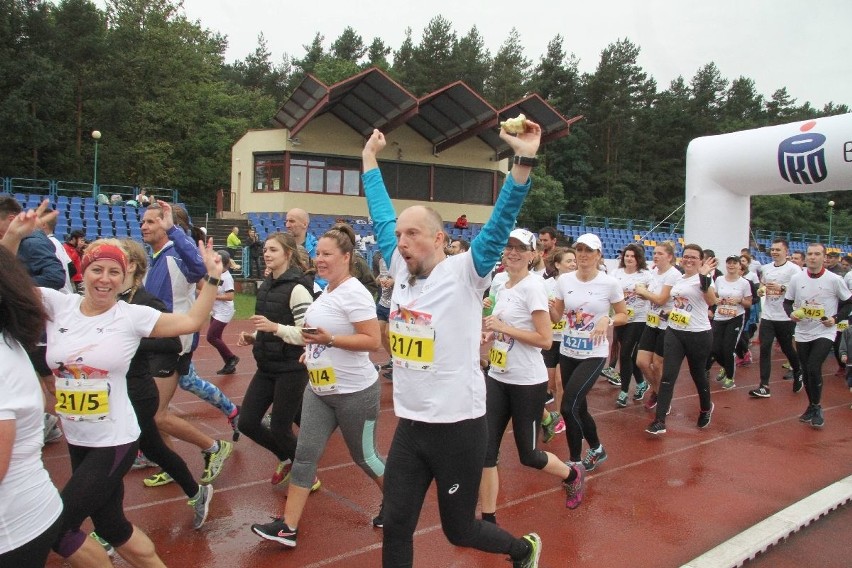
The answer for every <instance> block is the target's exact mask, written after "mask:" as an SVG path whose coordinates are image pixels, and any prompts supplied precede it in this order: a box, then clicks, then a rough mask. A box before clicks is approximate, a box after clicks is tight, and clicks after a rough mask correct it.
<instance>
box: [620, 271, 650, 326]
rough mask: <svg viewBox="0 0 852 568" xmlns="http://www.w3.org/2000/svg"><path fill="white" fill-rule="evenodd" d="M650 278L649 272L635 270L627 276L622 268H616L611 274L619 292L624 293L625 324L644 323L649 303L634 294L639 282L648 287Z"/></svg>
mask: <svg viewBox="0 0 852 568" xmlns="http://www.w3.org/2000/svg"><path fill="white" fill-rule="evenodd" d="M652 276H653V275H652V273H651V271H650V270H637V271H636V272H633V273H630V274H628V273H627V272H626V271H625V270H624V269H623V268H617V269H616V270H615V271H614V272H613V273H612V277H613V278H615V279H616V280H617V281H618V284H619V286H621V290H622V291H623V292H624V302H625V303H626V304H627V323H633V322H637V321H641V322H644V321H646V319H647V317H648V310H649V309H650V307H651V302H650V300H646V299H645V298H643V297H642V296H640V295H638V294H637V293H636V284H637V283H639V282H641V283H643V284H645V286H648V284H650V282H651V277H652Z"/></svg>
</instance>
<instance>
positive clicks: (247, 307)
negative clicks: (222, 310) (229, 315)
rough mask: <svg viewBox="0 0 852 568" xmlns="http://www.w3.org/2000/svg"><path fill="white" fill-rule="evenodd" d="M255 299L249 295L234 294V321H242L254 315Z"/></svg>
mask: <svg viewBox="0 0 852 568" xmlns="http://www.w3.org/2000/svg"><path fill="white" fill-rule="evenodd" d="M255 301H256V298H255V297H254V296H252V295H250V294H234V309H235V310H236V313H235V314H234V319H238V320H244V319H248V318H250V317H251V316H253V315H254V304H255Z"/></svg>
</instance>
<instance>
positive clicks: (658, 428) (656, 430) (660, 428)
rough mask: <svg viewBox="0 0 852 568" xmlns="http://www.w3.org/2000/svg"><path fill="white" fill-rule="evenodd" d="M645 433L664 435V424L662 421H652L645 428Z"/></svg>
mask: <svg viewBox="0 0 852 568" xmlns="http://www.w3.org/2000/svg"><path fill="white" fill-rule="evenodd" d="M645 431H646V432H647V433H649V434H653V435H655V436H658V435H660V434H665V433H666V423H665V422H663V421H662V420H654V421H653V422H651V424H650V425H649V426H648V427H647V428H645Z"/></svg>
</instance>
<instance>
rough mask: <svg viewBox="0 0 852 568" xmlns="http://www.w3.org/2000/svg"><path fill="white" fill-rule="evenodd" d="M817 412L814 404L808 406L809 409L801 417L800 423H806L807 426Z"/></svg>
mask: <svg viewBox="0 0 852 568" xmlns="http://www.w3.org/2000/svg"><path fill="white" fill-rule="evenodd" d="M815 411H816V406H814V405H813V404H809V405H808V409H807V410H805V412H804V414H802V415H801V416H799V422H804V423H805V424H810V423H811V420H813V419H814V412H815Z"/></svg>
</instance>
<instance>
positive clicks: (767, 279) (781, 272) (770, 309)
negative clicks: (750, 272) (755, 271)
mask: <svg viewBox="0 0 852 568" xmlns="http://www.w3.org/2000/svg"><path fill="white" fill-rule="evenodd" d="M801 273H802V269H801V268H799V267H798V266H797V265H795V264H793V263H792V262H789V261H787V262H785V263H784V264H782V265H781V266H775V263H772V262H770V263H769V264H764V265H763V268H762V269H761V271H760V281H761V282H763V283H764V284H769V283H775V284H779V285H781V286H786V287H788V288H789V286H790V279H792V278H793V276H795V275H796V274H801ZM760 319H765V320H771V321H790V318H789V317H788V316H787V312H785V311H784V292H778V293H771V292H770V291H769V289H767V290H766V294H765V295H764V297H763V312H762V313H761V315H760Z"/></svg>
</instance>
